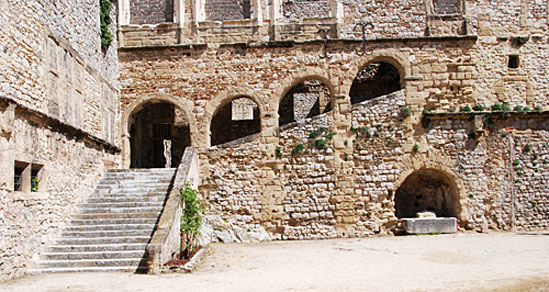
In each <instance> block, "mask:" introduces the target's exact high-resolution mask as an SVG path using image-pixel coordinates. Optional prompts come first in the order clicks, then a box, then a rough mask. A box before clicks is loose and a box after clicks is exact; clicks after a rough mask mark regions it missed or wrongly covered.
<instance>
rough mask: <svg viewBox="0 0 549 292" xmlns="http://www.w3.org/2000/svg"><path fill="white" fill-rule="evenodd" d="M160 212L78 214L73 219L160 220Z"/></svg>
mask: <svg viewBox="0 0 549 292" xmlns="http://www.w3.org/2000/svg"><path fill="white" fill-rule="evenodd" d="M158 216H159V213H158V212H147V213H138V212H135V213H85V214H84V213H78V214H74V215H72V216H71V219H129V218H154V219H158Z"/></svg>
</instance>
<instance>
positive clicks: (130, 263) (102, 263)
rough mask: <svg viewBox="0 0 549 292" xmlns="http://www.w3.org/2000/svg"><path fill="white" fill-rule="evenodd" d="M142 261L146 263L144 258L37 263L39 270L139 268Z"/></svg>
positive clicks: (45, 261)
mask: <svg viewBox="0 0 549 292" xmlns="http://www.w3.org/2000/svg"><path fill="white" fill-rule="evenodd" d="M142 261H144V260H143V258H121V259H82V260H40V261H38V263H37V268H69V267H137V266H139V265H140V263H141V262H142Z"/></svg>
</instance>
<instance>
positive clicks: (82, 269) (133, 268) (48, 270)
mask: <svg viewBox="0 0 549 292" xmlns="http://www.w3.org/2000/svg"><path fill="white" fill-rule="evenodd" d="M136 270H137V271H143V272H144V271H146V270H147V267H145V266H140V265H136V266H120V267H66V268H38V269H31V270H29V271H28V273H29V274H30V275H38V274H42V273H71V272H72V273H80V272H135V271H136Z"/></svg>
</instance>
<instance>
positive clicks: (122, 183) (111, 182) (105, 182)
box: [97, 178, 171, 187]
mask: <svg viewBox="0 0 549 292" xmlns="http://www.w3.org/2000/svg"><path fill="white" fill-rule="evenodd" d="M147 184H154V185H159V186H169V185H170V184H171V179H166V178H160V179H146V180H145V179H140V180H137V179H128V180H119V179H102V180H101V181H99V183H98V184H97V186H98V187H105V186H118V187H131V186H133V185H147Z"/></svg>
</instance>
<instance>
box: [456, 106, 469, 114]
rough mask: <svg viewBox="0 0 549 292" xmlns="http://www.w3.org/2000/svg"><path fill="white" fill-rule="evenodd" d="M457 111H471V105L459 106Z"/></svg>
mask: <svg viewBox="0 0 549 292" xmlns="http://www.w3.org/2000/svg"><path fill="white" fill-rule="evenodd" d="M459 111H460V112H462V113H470V112H471V107H470V106H469V105H466V106H463V107H460V108H459Z"/></svg>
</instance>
